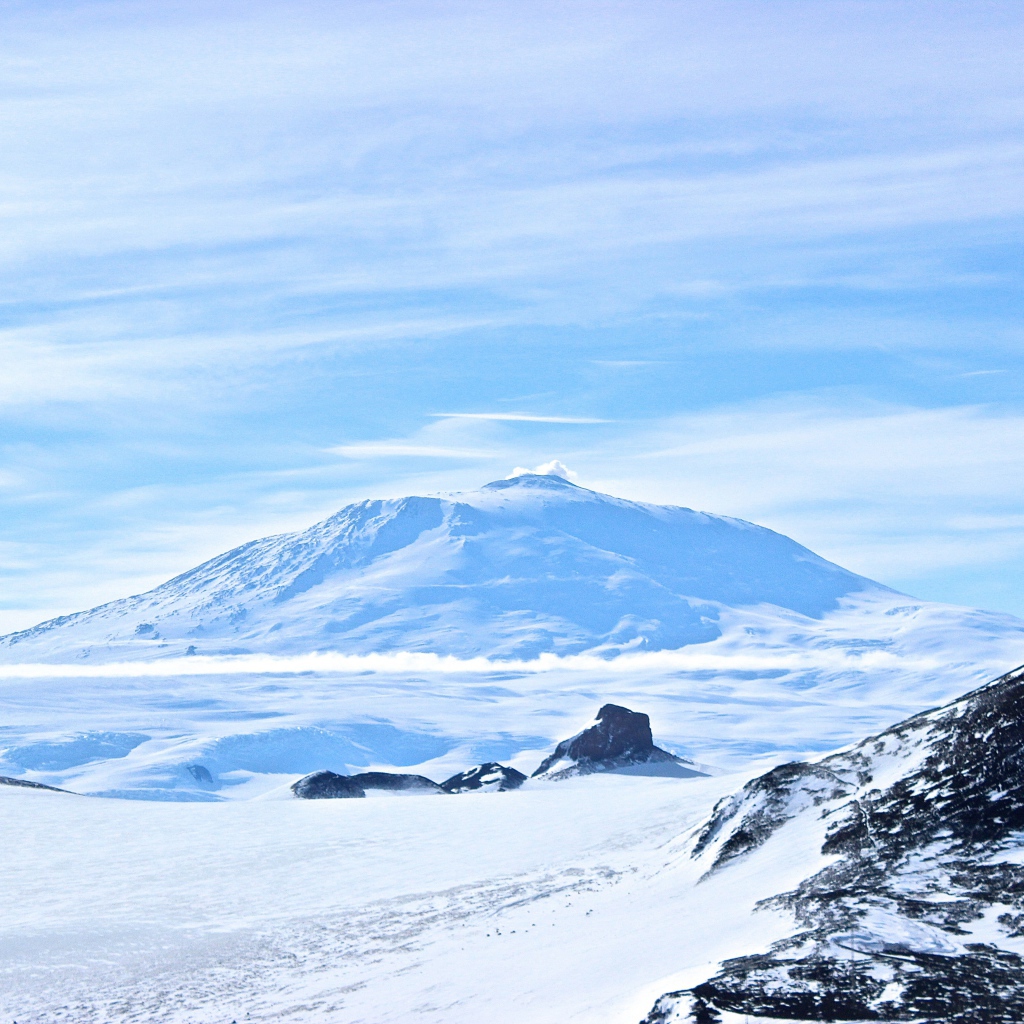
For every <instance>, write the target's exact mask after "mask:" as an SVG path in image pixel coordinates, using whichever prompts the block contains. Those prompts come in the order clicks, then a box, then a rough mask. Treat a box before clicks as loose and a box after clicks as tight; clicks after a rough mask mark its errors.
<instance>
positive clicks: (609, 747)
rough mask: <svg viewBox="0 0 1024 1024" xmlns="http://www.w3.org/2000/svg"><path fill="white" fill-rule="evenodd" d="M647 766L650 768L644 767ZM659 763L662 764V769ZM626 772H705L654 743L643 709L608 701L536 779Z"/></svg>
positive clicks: (563, 744)
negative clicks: (633, 709) (632, 708)
mask: <svg viewBox="0 0 1024 1024" xmlns="http://www.w3.org/2000/svg"><path fill="white" fill-rule="evenodd" d="M640 766H644V767H645V768H647V770H646V771H644V770H643V769H641V768H640ZM658 766H661V767H660V768H659V767H658ZM613 771H625V772H628V773H629V774H635V775H641V774H652V775H654V774H656V775H668V774H671V775H678V776H681V777H687V776H697V775H703V774H705V773H704V772H699V771H697V770H696V769H694V768H691V767H689V766H688V765H687V762H686V761H685V760H684V759H683V758H681V757H677V756H676V755H675V754H670V753H669V752H668V751H667V750H662V749H661V748H660V747H656V746H655V745H654V736H653V734H652V733H651V720H650V718H648V716H647V715H645V714H643V712H641V711H630V710H629V708H623V707H619V705H618V704H605V706H604V707H603V708H601V710H600V711H598V713H597V719H596V721H595V722H594V724H593V725H591V726H589V727H588V728H586V729H584V730H583V731H582V732H580V733H577V734H576V735H575V736H573V737H571V738H570V739H567V740H562V742H561V743H559V744H558V746H557V747H555V752H554V753H553V754H550V755H549V756H548V757H546V758H544V760H543V761H542V762H541V764H540V767H539V768H538V769H537V770H536V771H535V772H534V773H533V776H532V777H533V778H536V777H537V776H543V777H545V778H548V779H565V778H570V777H571V776H573V775H589V774H591V773H592V772H613Z"/></svg>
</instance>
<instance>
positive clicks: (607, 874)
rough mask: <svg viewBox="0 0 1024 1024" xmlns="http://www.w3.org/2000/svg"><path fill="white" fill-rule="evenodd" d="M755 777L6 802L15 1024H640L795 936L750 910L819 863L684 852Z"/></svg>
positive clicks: (7, 993) (7, 956) (5, 985)
mask: <svg viewBox="0 0 1024 1024" xmlns="http://www.w3.org/2000/svg"><path fill="white" fill-rule="evenodd" d="M740 781H742V780H740V779H737V778H735V777H729V778H708V779H695V780H678V779H659V778H636V777H629V776H610V775H602V776H588V777H585V778H581V779H576V780H569V781H566V782H562V783H552V782H549V783H542V782H533V783H527V784H526V786H525V787H524V788H523V789H521V790H519V791H516V792H512V793H501V794H477V795H465V796H459V797H442V798H432V797H408V798H392V799H372V798H371V799H365V800H320V801H300V800H293V799H273V798H271V796H273V795H277V794H268V796H267V797H265V798H263V799H260V800H252V801H248V802H237V803H231V804H227V805H224V804H220V805H210V804H195V803H191V804H186V803H152V802H137V801H122V800H99V799H93V798H88V797H80V796H72V795H65V794H61V793H51V792H46V791H38V790H36V791H29V790H16V789H13V788H6V787H0V842H2V848H3V850H4V858H3V861H4V863H3V888H2V892H3V904H4V908H3V914H2V915H0V948H2V966H0V1019H2V1020H4V1021H18V1022H19V1024H29V1022H41V1021H47V1022H50V1021H75V1022H83V1024H85V1022H97V1024H98V1022H112V1021H117V1022H121V1021H175V1022H196V1024H199V1022H203V1024H205V1022H211V1024H212V1022H218V1024H220V1022H224V1024H227V1022H230V1021H238V1022H241V1021H263V1020H287V1021H315V1022H338V1024H357V1022H366V1024H383V1022H386V1021H387V1022H392V1021H393V1022H409V1021H423V1022H437V1024H442V1022H443V1024H460V1022H465V1024H479V1022H480V1021H488V1022H490V1024H553V1022H560V1021H566V1022H569V1021H580V1022H587V1024H598V1022H608V1024H612V1022H614V1024H635V1022H636V1021H638V1020H640V1019H641V1018H642V1017H643V1016H644V1015H645V1014H646V1013H647V1011H648V1010H649V1009H650V1007H651V1005H652V1004H653V1002H654V1000H655V999H656V998H657V997H658V996H659V995H661V993H663V992H665V991H667V990H670V989H672V988H678V987H680V986H681V985H683V984H687V983H688V984H696V983H698V982H699V981H702V980H704V978H705V977H706V976H707V975H708V974H709V973H710V970H711V968H712V966H713V964H714V963H715V962H717V961H718V960H720V959H722V958H723V957H727V956H729V955H730V954H733V953H740V952H749V951H750V950H751V949H752V948H755V947H758V946H760V945H762V944H765V945H766V944H767V943H768V942H770V941H772V940H774V939H776V938H778V937H780V936H781V935H783V934H785V929H786V927H787V926H789V924H790V922H789V920H788V915H776V914H774V913H758V914H756V915H755V916H754V917H751V910H752V907H753V903H754V902H755V901H756V900H757V899H758V898H761V897H763V896H767V895H770V894H772V893H774V892H777V891H779V889H780V887H782V886H786V885H789V884H795V883H796V881H798V880H799V879H800V878H802V877H804V876H805V875H807V874H808V873H809V871H811V870H813V869H814V867H815V864H810V863H807V862H805V860H804V859H801V858H800V857H794V856H792V854H791V853H790V854H787V853H786V851H785V850H781V851H776V853H772V852H771V851H766V853H767V855H768V856H769V857H770V858H771V860H770V862H769V861H766V860H765V857H763V856H762V857H759V858H757V859H756V862H751V863H750V864H748V865H743V864H740V865H737V866H736V868H735V869H734V870H730V871H729V872H724V873H722V874H721V875H720V876H718V877H714V878H712V879H709V880H708V881H707V882H705V883H703V884H701V885H699V886H696V887H695V886H694V882H695V881H696V879H697V876H698V873H699V871H700V870H703V868H698V867H696V866H695V865H694V862H693V861H691V860H690V858H689V855H688V853H687V852H686V851H685V850H684V849H683V847H682V846H681V845H680V844H679V842H678V837H680V836H681V835H682V834H684V833H687V832H688V831H690V830H691V829H692V827H693V826H695V825H696V824H697V823H698V821H700V820H701V819H702V818H704V817H705V816H706V815H707V814H708V812H709V811H710V809H711V806H712V804H713V803H714V802H715V800H716V798H717V797H719V796H721V795H723V794H724V793H727V792H730V791H731V790H732V789H734V788H735V787H736V786H737V785H738V784H739V782H740ZM768 863H770V870H768V871H766V870H765V868H766V864H768ZM690 975H692V977H691V976H690Z"/></svg>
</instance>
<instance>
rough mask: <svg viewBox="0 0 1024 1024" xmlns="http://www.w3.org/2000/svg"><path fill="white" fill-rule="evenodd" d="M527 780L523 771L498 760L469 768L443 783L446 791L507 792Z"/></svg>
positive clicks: (442, 785)
mask: <svg viewBox="0 0 1024 1024" xmlns="http://www.w3.org/2000/svg"><path fill="white" fill-rule="evenodd" d="M525 781H526V776H525V775H524V774H523V773H522V772H517V771H516V770H515V768H507V767H506V766H505V765H503V764H498V763H497V762H496V761H488V762H487V764H478V765H477V766H476V767H475V768H467V769H466V770H465V771H464V772H459V774H458V775H453V776H452V777H451V778H450V779H445V781H444V782H442V783H441V788H442V789H443V790H444V791H445V792H446V793H473V792H476V791H477V790H483V791H484V792H488V793H505V792H507V791H508V790H510V789H518V788H519V787H520V786H521V785H522V784H523V783H524V782H525Z"/></svg>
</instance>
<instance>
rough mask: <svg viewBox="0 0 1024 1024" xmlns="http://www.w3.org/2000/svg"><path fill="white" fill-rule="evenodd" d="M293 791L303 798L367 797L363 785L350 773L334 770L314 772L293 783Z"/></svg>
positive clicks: (337, 798)
mask: <svg viewBox="0 0 1024 1024" xmlns="http://www.w3.org/2000/svg"><path fill="white" fill-rule="evenodd" d="M292 792H293V793H294V794H295V795H296V796H297V797H299V798H300V799H302V800H339V799H346V798H348V797H360V796H362V797H365V796H366V793H365V792H364V791H363V787H362V786H360V785H359V783H358V782H355V781H354V780H353V779H352V778H350V777H349V776H348V775H336V774H335V773H334V772H328V771H323V772H313V774H312V775H306V776H304V777H303V778H301V779H299V781H298V782H293V783H292Z"/></svg>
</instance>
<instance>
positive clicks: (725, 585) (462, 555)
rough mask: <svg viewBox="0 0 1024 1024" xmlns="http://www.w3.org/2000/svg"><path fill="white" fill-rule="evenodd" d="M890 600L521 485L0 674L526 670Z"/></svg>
mask: <svg viewBox="0 0 1024 1024" xmlns="http://www.w3.org/2000/svg"><path fill="white" fill-rule="evenodd" d="M864 593H873V594H887V595H889V596H891V595H892V592H891V591H887V590H886V589H885V588H884V587H881V586H880V585H879V584H876V583H873V582H871V581H870V580H867V579H864V578H863V577H860V576H857V575H855V574H853V573H851V572H848V571H846V570H845V569H842V568H840V567H839V566H837V565H834V564H832V563H831V562H828V561H826V560H825V559H823V558H820V557H818V556H817V555H815V554H814V553H813V552H811V551H808V550H807V549H806V548H804V547H801V546H800V545H799V544H797V543H796V542H794V541H792V540H790V539H789V538H787V537H784V536H781V535H780V534H777V533H774V532H773V531H771V530H767V529H764V528H763V527H759V526H754V525H752V524H751V523H747V522H743V521H742V520H738V519H730V518H727V517H723V516H715V515H708V514H705V513H701V512H693V511H691V510H690V509H686V508H676V507H670V506H659V505H649V504H643V503H640V502H633V501H624V500H622V499H619V498H614V497H611V496H609V495H605V494H599V493H596V492H594V491H590V490H587V489H585V488H583V487H578V486H576V485H574V484H572V483H570V482H569V481H567V480H563V479H562V478H560V477H555V476H539V475H534V474H526V475H523V476H518V477H514V478H512V479H510V480H500V481H496V482H494V483H491V484H488V485H486V486H485V487H483V488H482V489H481V490H479V491H474V492H469V493H463V494H455V495H451V496H448V497H409V498H402V499H396V500H390V501H364V502H360V503H358V504H355V505H350V506H348V507H346V508H343V509H342V510H341V511H340V512H338V513H337V514H336V515H333V516H331V517H330V518H329V519H327V520H325V521H324V522H322V523H318V524H317V525H315V526H313V527H311V528H310V529H308V530H305V531H303V532H300V533H291V534H282V535H279V536H275V537H267V538H264V539H263V540H257V541H253V542H251V543H249V544H244V545H242V546H241V547H238V548H235V549H234V550H232V551H228V552H226V553H225V554H223V555H220V556H218V557H217V558H214V559H211V560H210V561H208V562H205V563H204V564H203V565H200V566H198V567H196V568H194V569H192V570H190V571H188V572H185V573H182V575H180V576H177V577H175V578H174V579H172V580H170V581H169V582H167V583H165V584H163V585H162V586H159V587H157V588H156V589H155V590H151V591H149V592H148V593H145V594H140V595H138V596H136V597H130V598H126V599H124V600H119V601H114V602H111V603H109V604H105V605H102V606H100V607H98V608H93V609H92V610H90V611H85V612H80V613H78V614H74V615H68V616H63V617H61V618H58V619H53V620H50V621H48V622H44V623H42V624H40V625H38V626H35V627H34V628H32V629H28V630H24V631H22V632H19V633H13V634H10V635H9V636H6V637H3V638H0V660H2V661H6V662H27V661H69V660H74V659H77V658H81V657H89V658H92V659H93V660H98V661H114V660H124V659H130V660H137V659H149V658H153V657H166V656H173V655H182V654H186V653H196V654H201V655H202V654H229V653H243V652H260V653H276V654H293V653H306V652H309V651H325V650H326V651H343V652H350V653H359V652H368V651H393V650H416V651H431V652H436V653H439V654H454V655H459V656H471V655H488V656H496V657H505V658H507V657H532V656H536V655H537V654H540V653H541V652H555V653H559V654H570V653H576V652H580V651H586V650H597V651H600V652H602V653H604V654H606V655H608V656H614V655H615V654H617V653H620V652H622V651H626V650H631V649H643V650H663V649H674V648H679V647H683V646H685V645H687V644H694V643H701V642H706V641H710V640H714V639H715V638H716V637H718V636H719V635H720V628H719V618H720V613H721V610H722V609H723V608H727V607H739V606H756V605H771V606H775V607H777V608H779V609H785V610H789V611H791V612H796V613H799V614H800V615H803V616H809V617H812V618H817V617H820V616H821V615H823V614H824V613H826V612H828V611H830V610H833V609H835V608H836V606H837V602H838V601H839V600H840V599H842V598H843V597H846V596H848V595H851V594H864Z"/></svg>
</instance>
